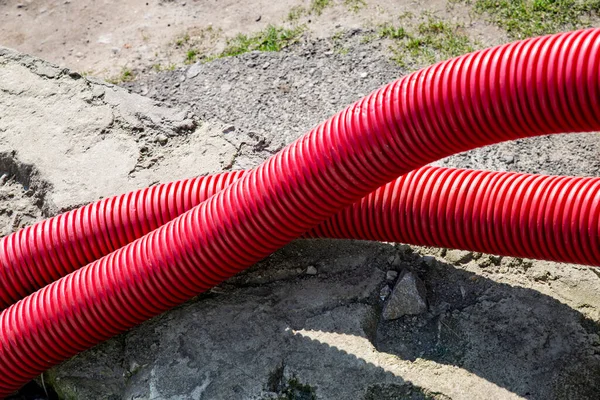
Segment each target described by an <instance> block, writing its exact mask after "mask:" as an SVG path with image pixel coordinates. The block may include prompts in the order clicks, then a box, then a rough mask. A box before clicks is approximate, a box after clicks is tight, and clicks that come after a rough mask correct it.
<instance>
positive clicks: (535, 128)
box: [0, 29, 600, 397]
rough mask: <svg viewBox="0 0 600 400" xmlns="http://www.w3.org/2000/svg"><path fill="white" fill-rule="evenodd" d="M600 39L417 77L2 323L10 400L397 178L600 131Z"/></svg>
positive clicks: (11, 312) (1, 369) (1, 391)
mask: <svg viewBox="0 0 600 400" xmlns="http://www.w3.org/2000/svg"><path fill="white" fill-rule="evenodd" d="M599 53H600V29H589V30H583V31H576V32H570V33H564V34H558V35H552V36H546V37H542V38H535V39H528V40H525V41H521V42H516V43H512V44H508V45H503V46H499V47H496V48H493V49H488V50H483V51H479V52H475V53H472V54H468V55H465V56H462V57H459V58H456V59H452V60H449V61H446V62H443V63H440V64H436V65H434V66H432V67H430V68H427V69H424V70H421V71H419V72H416V73H414V74H411V75H408V76H406V77H404V78H402V79H400V80H398V81H396V82H394V83H392V84H389V85H387V86H385V87H383V88H381V89H379V90H378V91H376V92H374V93H373V94H371V95H369V96H367V97H366V98H364V99H362V100H361V101H359V102H357V103H355V104H353V105H352V106H350V107H348V108H347V109H345V110H344V111H342V112H341V113H339V114H337V115H335V116H334V117H332V118H331V119H330V120H328V121H326V122H325V123H323V124H321V125H319V126H318V127H316V128H315V129H313V130H312V131H311V132H309V133H308V134H307V135H305V136H303V137H301V138H300V139H298V140H297V141H295V142H294V143H292V144H291V145H290V146H288V147H286V148H285V149H284V150H282V151H281V152H280V153H278V154H277V155H275V156H273V157H272V158H270V159H269V160H268V161H267V162H265V163H264V164H262V165H261V166H259V167H258V168H257V169H256V170H253V171H251V172H249V173H247V174H245V175H244V176H243V177H242V178H240V179H239V180H237V181H236V182H234V183H233V184H231V185H230V186H228V187H227V188H225V189H224V190H222V191H221V192H219V193H217V194H215V195H214V196H212V197H211V198H209V199H208V200H206V201H205V202H203V203H201V204H200V205H198V206H196V207H194V208H192V209H191V210H190V211H188V212H186V213H184V214H182V215H181V216H179V217H177V218H175V219H174V220H172V221H170V222H168V223H166V224H165V225H163V226H161V227H160V228H158V229H156V230H154V231H152V232H151V233H149V234H147V235H145V236H143V237H142V238H140V239H138V240H135V241H134V242H132V243H130V244H128V245H126V246H124V247H122V248H120V249H118V250H116V251H114V252H113V253H110V254H109V255H108V256H106V257H103V258H101V259H100V260H97V261H95V262H93V263H91V264H89V265H87V266H85V267H83V268H81V269H79V270H77V271H75V272H73V273H71V274H69V275H67V276H66V277H64V278H61V279H59V280H58V281H56V282H54V283H52V284H50V285H48V286H46V287H44V288H43V289H41V290H39V291H37V292H35V293H34V294H32V295H30V296H28V297H26V298H25V299H23V300H21V301H19V302H18V303H16V304H14V305H12V306H10V307H9V308H7V309H6V310H4V311H3V312H2V313H1V314H0V397H1V396H3V395H6V394H9V393H11V392H12V391H13V390H15V389H17V388H18V387H19V386H20V385H22V384H23V383H25V382H27V381H28V380H30V379H31V378H33V377H35V376H36V375H38V374H40V373H41V372H43V371H44V370H45V369H47V368H49V367H51V366H53V365H55V364H57V363H59V362H61V361H62V360H64V359H66V358H68V357H70V356H72V355H74V354H76V353H78V352H80V351H82V350H85V349H87V348H89V347H91V346H93V345H95V344H96V343H98V342H100V341H102V340H105V339H108V338H109V337H111V336H113V335H115V334H117V333H120V332H123V331H125V330H127V329H129V328H131V327H132V326H135V325H137V324H138V323H140V322H142V321H144V320H146V319H148V318H150V317H152V316H154V315H157V314H159V313H161V312H163V311H165V310H167V309H169V308H171V307H173V306H175V305H177V304H180V303H182V302H184V301H186V300H187V299H189V298H191V297H193V296H195V295H197V294H198V293H200V292H202V291H205V290H207V289H209V288H210V287H212V286H214V285H216V284H218V283H220V282H222V281H223V280H225V279H227V278H229V277H231V276H232V275H234V274H235V273H237V272H239V271H241V270H243V269H245V268H247V267H248V266H250V265H252V264H254V263H255V262H256V261H258V260H260V259H262V258H264V257H265V256H267V255H268V254H270V253H272V252H273V251H275V250H277V249H278V248H280V247H281V246H283V245H285V244H286V243H288V242H289V241H291V240H293V239H294V238H297V237H299V236H300V235H302V234H303V233H304V232H306V231H307V230H309V229H311V228H313V227H315V226H316V225H317V224H319V223H320V222H322V221H325V220H326V219H328V218H330V217H331V216H333V215H334V214H335V213H336V212H339V211H340V210H342V209H343V208H345V207H347V206H349V205H351V204H352V203H354V202H356V201H358V200H359V199H360V198H362V197H364V196H365V195H367V194H368V193H370V192H372V191H373V190H375V189H376V188H378V187H379V186H381V185H383V184H385V183H387V182H389V181H391V180H392V179H394V178H396V177H398V176H400V175H402V174H405V173H407V172H409V171H410V170H413V169H415V168H418V167H420V166H424V165H426V164H428V163H429V162H432V161H434V160H436V159H440V158H442V157H445V156H448V155H450V154H454V153H457V152H460V151H465V150H469V149H472V148H474V147H479V146H483V145H487V144H492V143H497V142H500V141H505V140H511V139H515V138H520V137H527V136H536V135H543V134H550V133H560V132H591V131H595V130H598V129H600V113H599V111H600V107H599V105H600V85H599V82H598V81H599V78H600V66H599V64H600V54H599Z"/></svg>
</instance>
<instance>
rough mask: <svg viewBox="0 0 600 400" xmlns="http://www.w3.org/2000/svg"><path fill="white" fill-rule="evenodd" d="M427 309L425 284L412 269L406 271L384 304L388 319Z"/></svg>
mask: <svg viewBox="0 0 600 400" xmlns="http://www.w3.org/2000/svg"><path fill="white" fill-rule="evenodd" d="M426 311H427V300H426V292H425V284H424V283H423V282H422V281H421V280H420V279H419V278H418V277H417V275H415V274H414V273H413V272H411V271H404V272H403V273H402V275H400V278H399V279H398V282H397V283H396V286H394V289H393V290H392V293H391V294H390V295H389V297H388V299H387V301H386V303H385V305H384V306H383V313H382V317H383V319H385V320H386V321H389V320H393V319H398V318H401V317H403V316H405V315H418V314H422V313H424V312H426Z"/></svg>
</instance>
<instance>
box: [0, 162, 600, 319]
mask: <svg viewBox="0 0 600 400" xmlns="http://www.w3.org/2000/svg"><path fill="white" fill-rule="evenodd" d="M245 173H246V172H245V171H235V172H226V173H222V174H218V175H210V176H203V177H197V178H192V179H185V180H182V181H177V182H171V183H165V184H161V185H157V186H153V187H150V188H146V189H143V190H139V191H134V192H131V193H127V194H123V195H120V196H115V197H111V198H107V199H103V200H101V201H98V202H96V203H92V204H89V205H87V206H85V207H81V208H79V209H76V210H73V211H70V212H68V213H65V214H62V215H59V216H57V217H54V218H50V219H48V220H45V221H42V222H39V223H37V224H35V225H33V226H31V227H27V228H24V229H22V230H20V231H18V232H16V233H14V234H12V235H8V236H6V237H4V238H2V239H0V249H3V251H2V252H0V268H1V269H0V310H1V309H4V308H6V307H8V306H9V305H11V304H13V303H15V302H17V301H18V300H20V299H21V298H23V297H25V296H27V295H29V294H31V293H33V292H34V291H36V290H38V289H39V288H42V287H44V286H46V285H47V284H49V283H52V282H53V281H55V280H57V279H59V278H61V277H63V276H65V275H68V274H69V273H71V272H73V271H75V270H76V269H79V268H81V267H82V266H84V265H86V264H88V263H90V262H92V261H94V260H97V259H98V258H100V257H103V256H105V255H107V254H109V253H111V252H112V251H114V250H116V249H118V248H120V247H123V246H125V245H126V244H128V243H130V242H132V241H133V240H135V239H138V238H140V237H142V236H143V235H145V234H147V233H148V232H151V231H153V230H154V229H156V228H158V227H159V226H162V225H164V224H165V223H167V222H168V221H171V220H172V219H174V218H176V217H178V216H179V215H181V214H183V213H184V212H186V211H188V210H190V209H191V208H193V207H195V206H197V205H198V204H200V203H201V202H203V201H205V200H206V199H208V198H209V197H211V196H212V195H214V194H216V193H218V192H220V191H221V190H223V189H224V188H225V187H227V186H229V185H230V184H231V183H233V182H235V181H236V180H238V179H239V178H241V177H242V176H243V175H244V174H245ZM534 210H535V212H534ZM599 217H600V178H577V177H559V176H544V175H531V174H518V173H511V172H491V171H476V170H465V169H453V168H439V167H423V168H420V169H418V170H416V171H412V172H410V173H408V174H406V175H404V176H402V177H400V178H398V179H396V180H394V181H392V182H390V183H388V184H387V185H384V186H382V187H380V188H379V189H377V190H376V191H375V192H372V193H370V194H369V195H368V196H366V197H364V198H363V199H361V200H360V201H359V202H357V203H354V204H352V205H351V206H350V207H348V208H346V209H345V210H343V211H341V212H339V213H337V214H336V215H334V216H333V217H332V218H330V219H329V220H327V221H326V222H323V223H322V224H320V225H319V226H317V227H316V228H314V229H313V230H311V231H309V232H308V233H307V234H306V235H305V236H306V237H327V238H343V239H364V240H379V241H385V242H400V243H407V244H413V245H421V246H437V247H448V248H455V249H462V250H470V251H480V252H484V253H492V254H497V255H511V256H515V257H527V258H538V259H542V260H553V261H563V262H570V263H577V264H587V265H600V223H599Z"/></svg>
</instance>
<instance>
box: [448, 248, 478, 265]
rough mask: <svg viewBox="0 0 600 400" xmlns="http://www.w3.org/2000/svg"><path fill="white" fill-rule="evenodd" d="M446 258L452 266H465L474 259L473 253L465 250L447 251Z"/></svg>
mask: <svg viewBox="0 0 600 400" xmlns="http://www.w3.org/2000/svg"><path fill="white" fill-rule="evenodd" d="M444 258H445V259H446V260H447V261H448V262H451V263H452V264H465V263H468V262H469V261H471V260H472V259H473V253H472V252H470V251H465V250H447V251H446V255H445V256H444Z"/></svg>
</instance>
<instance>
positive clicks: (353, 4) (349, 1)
mask: <svg viewBox="0 0 600 400" xmlns="http://www.w3.org/2000/svg"><path fill="white" fill-rule="evenodd" d="M344 5H346V7H348V9H349V10H350V11H352V12H358V11H360V9H361V8H365V7H366V6H367V3H366V2H365V0H344Z"/></svg>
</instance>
